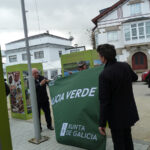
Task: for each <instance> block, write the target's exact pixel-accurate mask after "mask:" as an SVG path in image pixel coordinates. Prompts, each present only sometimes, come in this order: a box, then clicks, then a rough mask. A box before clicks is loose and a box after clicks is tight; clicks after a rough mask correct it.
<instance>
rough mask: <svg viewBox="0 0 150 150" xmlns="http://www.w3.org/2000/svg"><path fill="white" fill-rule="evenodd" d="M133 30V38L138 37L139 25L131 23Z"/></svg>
mask: <svg viewBox="0 0 150 150" xmlns="http://www.w3.org/2000/svg"><path fill="white" fill-rule="evenodd" d="M131 31H132V40H136V39H137V25H136V24H131Z"/></svg>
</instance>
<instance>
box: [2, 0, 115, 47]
mask: <svg viewBox="0 0 150 150" xmlns="http://www.w3.org/2000/svg"><path fill="white" fill-rule="evenodd" d="M117 1H118V0H25V7H26V11H27V13H26V17H27V24H28V35H29V36H31V35H36V34H40V33H44V32H46V31H47V30H48V31H49V33H50V34H54V35H57V36H61V37H65V38H69V37H70V36H73V37H74V40H73V42H72V45H73V46H74V44H78V46H86V48H87V49H91V48H92V45H91V42H90V31H91V30H92V28H94V27H95V25H94V24H93V23H92V21H91V20H92V19H93V18H95V17H96V16H97V15H98V14H99V10H101V9H104V8H107V7H110V6H111V5H113V4H114V3H116V2H117ZM20 38H24V31H23V21H22V12H21V0H0V45H1V49H2V50H5V44H6V43H9V42H12V41H15V40H18V39H20Z"/></svg>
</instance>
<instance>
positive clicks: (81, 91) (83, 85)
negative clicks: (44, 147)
mask: <svg viewBox="0 0 150 150" xmlns="http://www.w3.org/2000/svg"><path fill="white" fill-rule="evenodd" d="M102 69H103V67H102V66H101V67H96V68H92V69H87V70H84V71H81V72H78V73H75V74H72V75H70V76H68V77H64V78H60V79H58V80H56V81H55V82H54V84H52V83H51V84H50V86H49V87H50V94H51V101H52V107H53V113H54V123H55V132H56V139H57V141H58V142H59V143H62V144H67V145H73V146H77V147H81V148H85V149H89V150H105V149H106V137H105V136H102V135H101V134H100V133H99V131H98V124H99V112H100V111H99V109H100V108H99V100H98V76H99V74H100V72H101V71H102Z"/></svg>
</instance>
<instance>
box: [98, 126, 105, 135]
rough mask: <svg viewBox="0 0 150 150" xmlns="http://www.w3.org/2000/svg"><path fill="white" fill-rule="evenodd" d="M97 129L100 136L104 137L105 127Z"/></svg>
mask: <svg viewBox="0 0 150 150" xmlns="http://www.w3.org/2000/svg"><path fill="white" fill-rule="evenodd" d="M98 129H99V132H100V134H102V135H106V132H105V127H99V128H98Z"/></svg>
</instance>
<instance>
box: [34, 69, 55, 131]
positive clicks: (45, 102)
mask: <svg viewBox="0 0 150 150" xmlns="http://www.w3.org/2000/svg"><path fill="white" fill-rule="evenodd" d="M32 76H33V77H34V79H35V87H36V95H37V104H38V112H39V120H40V129H41V131H42V126H41V113H40V112H41V109H42V110H43V111H44V114H45V119H46V122H47V128H48V129H50V130H54V128H53V127H52V119H51V113H50V106H49V98H48V94H47V91H46V85H47V84H48V82H49V80H48V79H46V78H45V77H44V76H41V75H39V71H38V69H36V68H33V69H32Z"/></svg>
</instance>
